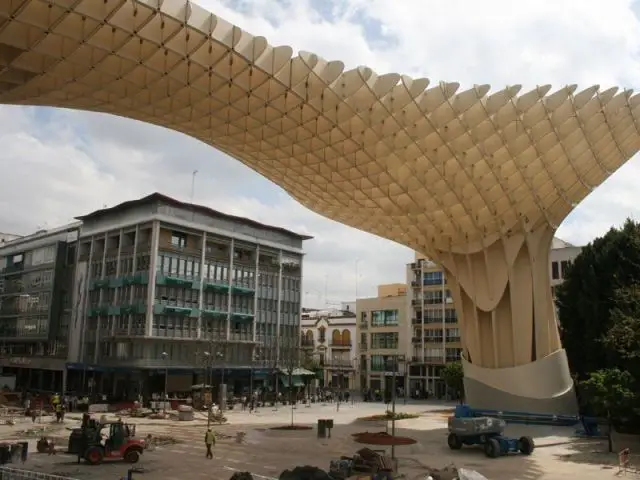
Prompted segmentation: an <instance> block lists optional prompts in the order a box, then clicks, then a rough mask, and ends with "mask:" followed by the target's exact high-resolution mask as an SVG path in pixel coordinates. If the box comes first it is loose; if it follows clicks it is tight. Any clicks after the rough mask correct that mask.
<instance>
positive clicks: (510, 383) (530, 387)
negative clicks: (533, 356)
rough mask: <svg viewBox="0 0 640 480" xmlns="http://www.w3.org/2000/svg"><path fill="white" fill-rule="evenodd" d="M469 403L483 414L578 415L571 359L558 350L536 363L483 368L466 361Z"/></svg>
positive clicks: (463, 362)
mask: <svg viewBox="0 0 640 480" xmlns="http://www.w3.org/2000/svg"><path fill="white" fill-rule="evenodd" d="M462 364H463V368H464V374H465V378H464V388H465V400H466V403H467V404H468V405H469V406H470V407H472V408H477V409H481V410H498V411H501V412H519V413H520V412H521V413H536V414H548V415H577V414H578V402H577V399H576V394H575V391H574V385H573V379H572V378H571V374H570V372H569V366H568V362H567V355H566V352H565V351H564V350H558V351H556V352H554V353H552V354H551V355H548V356H546V357H545V358H542V359H540V360H537V361H535V362H531V363H528V364H525V365H520V366H517V367H509V368H483V367H479V366H477V365H474V364H472V363H469V362H467V361H466V360H464V359H463V360H462Z"/></svg>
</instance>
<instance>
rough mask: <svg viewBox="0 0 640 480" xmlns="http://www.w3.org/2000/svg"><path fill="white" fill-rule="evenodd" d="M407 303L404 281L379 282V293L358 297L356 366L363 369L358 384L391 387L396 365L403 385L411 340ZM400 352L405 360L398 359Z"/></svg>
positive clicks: (397, 374) (360, 369)
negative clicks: (387, 283) (374, 295)
mask: <svg viewBox="0 0 640 480" xmlns="http://www.w3.org/2000/svg"><path fill="white" fill-rule="evenodd" d="M408 306H409V302H408V297H407V285H405V284H403V283H401V284H389V285H380V286H379V287H378V296H377V297H373V298H359V299H357V300H356V317H357V319H356V321H357V323H356V332H357V333H356V339H357V341H358V346H357V349H358V350H357V352H358V361H357V364H356V370H357V371H358V372H360V373H359V375H358V377H359V381H358V384H357V385H356V388H358V389H371V390H374V391H375V390H380V391H383V390H388V389H390V388H391V381H390V379H391V377H392V375H393V370H394V368H395V369H396V387H404V385H405V374H406V372H407V367H408V365H407V362H406V361H407V360H408V359H407V353H408V351H409V348H408V346H409V345H410V344H411V337H410V331H409V329H407V328H406V322H405V321H404V319H405V318H406V317H407V316H408V313H407V310H408ZM400 355H401V356H402V358H403V359H404V361H403V362H398V359H399V356H400Z"/></svg>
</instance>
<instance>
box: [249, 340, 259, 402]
mask: <svg viewBox="0 0 640 480" xmlns="http://www.w3.org/2000/svg"><path fill="white" fill-rule="evenodd" d="M259 360H260V352H258V351H257V350H254V351H253V353H252V354H251V366H250V367H251V368H250V376H249V396H250V397H251V398H253V368H254V365H255V363H256V362H257V361H259ZM251 398H250V399H249V400H251Z"/></svg>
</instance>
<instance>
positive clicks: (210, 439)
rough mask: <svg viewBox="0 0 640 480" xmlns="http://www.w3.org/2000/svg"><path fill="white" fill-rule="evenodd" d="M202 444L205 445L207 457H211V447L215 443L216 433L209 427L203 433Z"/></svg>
mask: <svg viewBox="0 0 640 480" xmlns="http://www.w3.org/2000/svg"><path fill="white" fill-rule="evenodd" d="M204 444H205V446H206V447H207V458H213V452H212V451H211V448H212V447H213V446H214V445H215V444H216V435H215V433H213V432H212V431H211V429H210V428H209V429H208V430H207V433H205V434H204Z"/></svg>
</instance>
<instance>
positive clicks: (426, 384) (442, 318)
mask: <svg viewBox="0 0 640 480" xmlns="http://www.w3.org/2000/svg"><path fill="white" fill-rule="evenodd" d="M580 251H581V248H580V247H576V246H574V245H571V244H569V243H567V242H565V241H563V240H560V239H558V238H554V239H553V243H552V245H551V253H550V259H549V275H550V277H551V285H552V287H551V288H552V291H553V292H554V294H555V287H556V286H557V285H559V284H560V283H562V280H563V278H564V277H563V272H565V271H566V269H567V268H568V266H569V264H570V263H571V262H572V261H573V260H574V259H575V258H576V257H577V256H578V255H579V254H580ZM407 284H408V285H410V287H411V290H410V291H411V294H410V295H409V298H410V301H411V308H410V309H409V312H411V315H410V317H411V318H410V319H407V320H406V322H407V323H409V322H410V324H411V330H412V340H411V342H412V347H411V355H410V357H411V365H410V367H409V388H411V391H412V392H414V391H416V390H419V391H426V392H430V393H431V394H432V395H435V396H437V397H443V396H445V395H446V386H445V384H444V381H442V379H441V370H442V367H443V365H444V364H446V363H447V362H451V361H456V360H459V359H460V355H461V354H462V345H461V343H460V328H459V325H458V319H457V314H456V309H455V304H454V301H453V298H452V297H451V292H450V290H449V288H448V287H447V278H446V275H445V272H444V271H443V269H442V268H441V267H440V266H439V265H438V264H436V263H434V262H432V261H430V260H428V259H427V258H425V257H424V256H422V255H419V254H417V253H416V257H415V262H413V263H411V264H409V265H407Z"/></svg>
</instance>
